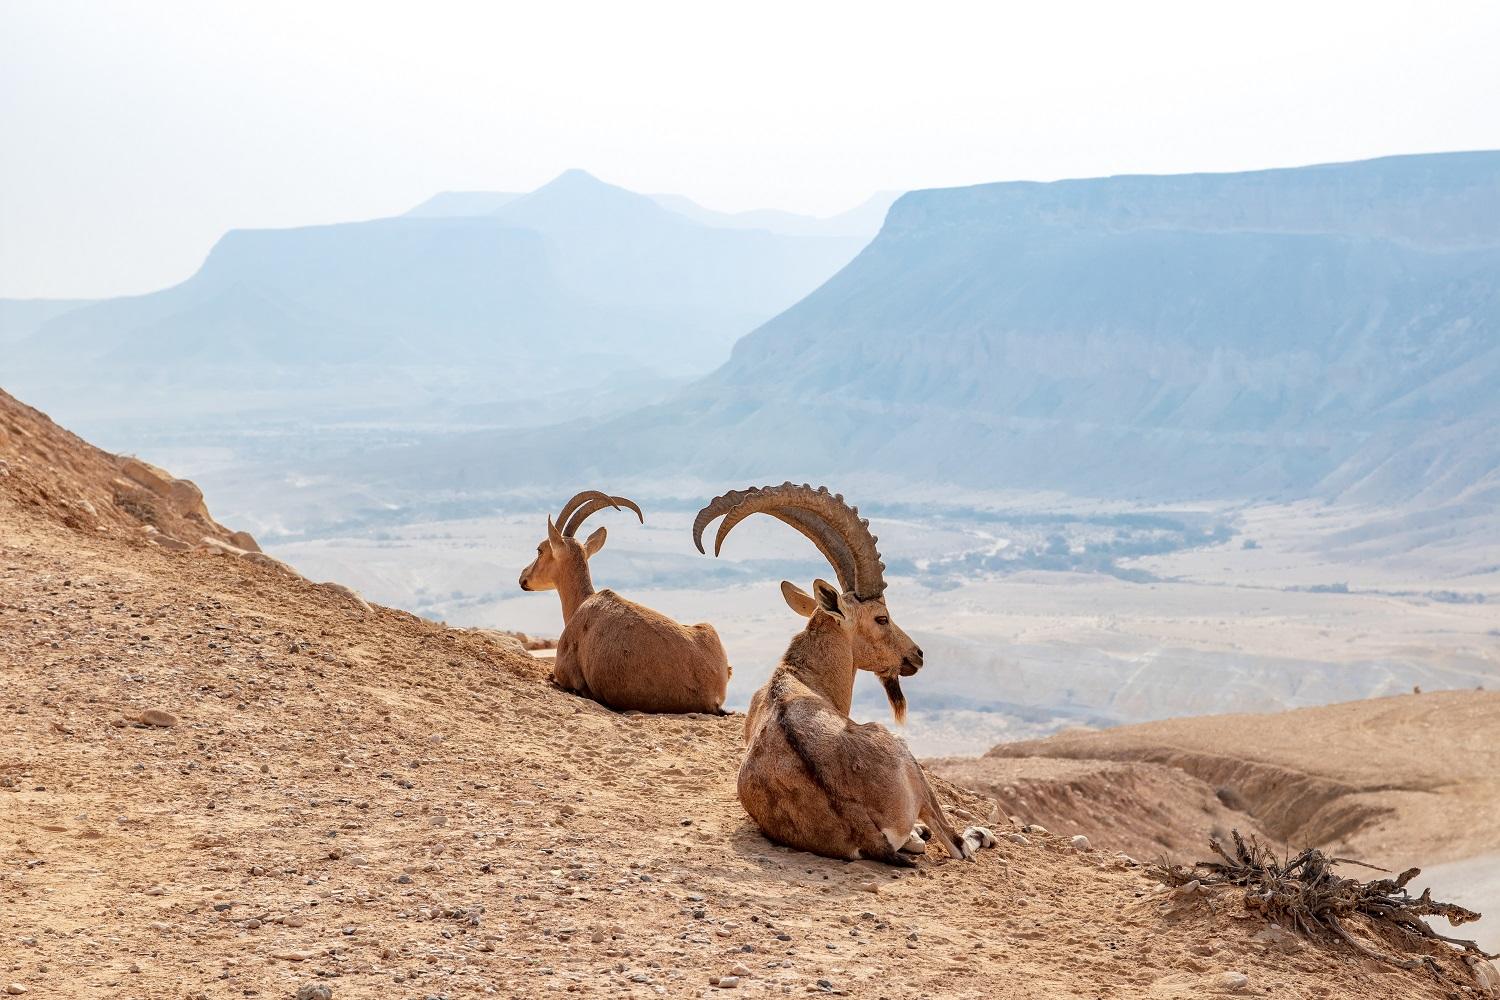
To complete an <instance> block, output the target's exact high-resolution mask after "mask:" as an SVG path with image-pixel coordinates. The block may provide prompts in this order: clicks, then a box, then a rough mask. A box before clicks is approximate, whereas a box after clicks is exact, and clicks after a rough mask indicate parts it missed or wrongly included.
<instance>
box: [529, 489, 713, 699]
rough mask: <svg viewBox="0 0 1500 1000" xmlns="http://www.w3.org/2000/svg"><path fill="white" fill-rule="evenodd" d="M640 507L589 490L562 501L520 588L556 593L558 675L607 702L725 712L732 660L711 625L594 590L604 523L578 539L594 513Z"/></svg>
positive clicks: (557, 679)
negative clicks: (681, 620) (592, 567)
mask: <svg viewBox="0 0 1500 1000" xmlns="http://www.w3.org/2000/svg"><path fill="white" fill-rule="evenodd" d="M605 507H613V508H614V509H615V510H620V509H621V508H622V507H628V508H629V509H630V510H632V511H634V512H635V516H636V517H638V518H640V519H641V523H642V524H644V523H645V520H646V519H645V517H643V516H642V515H641V509H640V507H638V506H636V505H635V504H634V503H632V502H631V501H629V500H627V499H625V498H624V497H612V496H608V495H607V494H604V493H600V492H599V491H597V490H585V491H584V492H582V493H580V494H578V495H577V496H575V497H574V498H573V499H571V500H569V501H568V502H567V503H566V504H564V505H563V509H562V513H561V514H559V515H558V516H557V521H556V523H554V522H553V520H552V518H551V517H548V518H547V537H546V538H545V539H543V540H542V543H541V544H540V545H538V546H537V547H536V559H534V560H533V561H532V563H531V565H530V566H527V567H526V568H525V569H524V570H522V571H521V589H522V590H556V591H557V595H558V597H560V598H561V599H562V613H563V630H562V635H561V636H560V637H559V638H558V641H557V660H556V662H555V664H554V665H553V667H552V680H553V683H555V684H557V686H558V687H561V688H565V689H566V690H569V691H574V692H576V693H578V694H581V695H583V696H584V697H586V698H592V699H593V700H595V701H597V702H599V703H600V704H602V705H608V706H609V707H610V708H614V709H618V710H620V711H625V710H629V709H634V710H636V711H640V712H710V713H714V714H718V715H722V714H724V710H723V706H724V691H725V688H726V687H727V686H728V684H729V674H730V669H729V659H728V658H727V657H726V656H725V655H724V646H723V645H722V644H721V643H720V642H719V634H718V633H717V632H715V631H714V627H713V626H712V625H704V624H700V625H679V624H678V623H677V622H675V621H673V620H672V619H670V618H668V617H667V616H666V615H663V614H661V613H660V612H656V611H652V610H651V609H650V608H647V607H643V606H641V605H639V604H636V603H635V602H634V601H627V600H626V599H625V598H623V597H621V596H620V595H619V594H616V593H615V592H614V591H613V590H609V589H605V590H601V591H598V592H595V590H594V583H593V580H592V579H591V578H590V576H589V558H590V557H591V556H593V555H594V554H595V553H597V552H598V551H599V550H600V549H602V548H604V539H605V531H604V529H603V528H600V529H599V530H598V531H595V532H594V533H593V534H592V535H589V537H588V540H587V541H584V542H582V543H580V542H579V541H578V539H577V538H575V537H574V536H575V535H576V534H577V533H578V529H579V527H580V526H582V524H583V522H584V521H585V520H587V519H588V517H589V515H591V514H593V513H595V512H596V511H600V510H603V509H604V508H605Z"/></svg>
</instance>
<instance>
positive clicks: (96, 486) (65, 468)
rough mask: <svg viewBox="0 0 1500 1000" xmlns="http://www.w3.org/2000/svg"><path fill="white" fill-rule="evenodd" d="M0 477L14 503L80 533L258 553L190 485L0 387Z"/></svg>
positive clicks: (168, 545)
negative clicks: (98, 444) (72, 429)
mask: <svg viewBox="0 0 1500 1000" xmlns="http://www.w3.org/2000/svg"><path fill="white" fill-rule="evenodd" d="M0 478H3V479H4V484H3V485H4V488H5V492H6V497H7V499H8V500H9V501H10V502H11V503H13V504H16V505H19V506H22V507H24V508H26V509H28V510H30V511H32V512H34V513H36V514H38V515H39V516H41V517H43V518H47V519H51V520H55V521H58V522H60V523H62V524H65V525H67V526H69V527H72V528H75V529H78V530H80V531H85V532H101V533H105V534H111V533H113V534H120V533H123V534H125V535H127V536H129V537H135V538H139V539H142V540H145V541H147V542H149V543H151V544H154V545H157V546H160V547H163V548H169V549H173V550H180V549H185V548H190V547H192V546H195V545H201V544H205V543H206V544H210V545H215V546H218V547H220V548H223V547H226V546H228V547H232V548H234V549H238V550H242V551H249V552H259V551H260V548H259V546H257V545H256V544H255V539H253V538H251V537H250V535H248V534H246V533H245V532H243V531H232V530H230V529H228V528H226V527H224V526H223V525H221V524H219V523H218V522H217V521H215V520H214V519H213V518H212V517H210V516H209V513H208V507H207V506H205V505H204V502H203V493H202V492H201V491H200V490H199V489H198V487H197V486H195V485H193V484H192V483H191V482H189V481H187V480H186V479H176V478H174V477H173V476H172V475H171V474H170V473H167V472H165V471H163V470H161V469H158V468H157V467H156V466H154V465H151V464H150V463H148V462H144V461H142V460H140V459H138V458H134V457H130V456H124V455H112V454H110V453H109V452H106V451H101V450H100V449H98V448H95V447H94V446H93V445H90V444H88V443H87V442H85V441H83V440H81V439H79V438H78V437H76V436H75V435H73V434H71V433H69V432H68V431H66V430H63V429H62V428H61V427H59V426H57V425H56V424H55V423H53V422H52V421H51V420H50V419H48V417H47V416H46V415H45V414H43V413H39V412H38V411H36V410H34V409H32V408H31V407H29V406H26V405H25V404H24V403H21V402H20V401H18V400H17V399H16V398H15V397H13V396H11V395H10V394H9V393H7V392H5V390H3V389H0Z"/></svg>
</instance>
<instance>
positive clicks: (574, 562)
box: [521, 490, 646, 590]
mask: <svg viewBox="0 0 1500 1000" xmlns="http://www.w3.org/2000/svg"><path fill="white" fill-rule="evenodd" d="M605 507H613V508H614V509H615V510H619V509H621V508H622V507H627V508H629V509H630V510H632V511H634V512H635V516H636V517H638V518H640V519H641V523H642V524H645V523H646V519H645V517H644V516H642V514H641V509H640V508H639V507H637V506H636V505H635V503H633V502H632V501H630V500H626V499H625V498H624V497H612V496H609V495H607V494H604V493H600V492H599V491H598V490H584V491H583V492H582V493H580V494H578V495H577V496H575V497H574V498H573V499H571V500H569V501H568V502H567V503H565V504H563V509H562V513H560V514H558V515H557V520H556V522H555V523H554V521H553V519H552V517H551V516H548V518H547V537H546V538H544V539H542V542H541V544H540V545H538V546H537V547H536V558H535V559H533V560H532V561H531V565H530V566H527V567H526V568H525V569H523V570H521V589H522V590H556V589H557V586H558V582H559V580H561V579H562V577H563V576H565V575H566V574H568V573H573V572H577V570H578V569H579V568H581V567H583V566H584V565H585V564H586V563H587V562H588V560H589V559H590V557H592V556H593V555H594V553H596V552H598V551H599V550H600V549H602V548H604V539H605V537H606V536H607V533H606V532H605V530H604V529H603V528H600V529H599V530H597V531H595V532H594V533H593V534H592V535H589V537H588V538H587V539H585V540H584V541H582V542H580V541H578V539H577V538H575V537H574V535H576V534H577V533H578V529H579V528H581V527H582V526H583V522H584V521H585V520H587V519H588V517H589V515H591V514H593V513H594V512H595V511H599V510H603V509H604V508H605ZM559 525H561V527H559Z"/></svg>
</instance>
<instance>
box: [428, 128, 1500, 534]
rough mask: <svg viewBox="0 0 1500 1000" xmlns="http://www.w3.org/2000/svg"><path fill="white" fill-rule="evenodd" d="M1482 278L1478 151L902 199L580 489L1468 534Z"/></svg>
mask: <svg viewBox="0 0 1500 1000" xmlns="http://www.w3.org/2000/svg"><path fill="white" fill-rule="evenodd" d="M1497 275H1500V152H1475V153H1452V154H1434V155H1424V156H1400V157H1390V158H1386V159H1380V160H1370V161H1364V162H1358V163H1340V164H1325V165H1319V166H1309V167H1299V168H1294V169H1282V170H1263V171H1252V172H1246V173H1234V174H1188V175H1176V176H1134V177H1133V176H1121V177H1102V178H1090V179H1083V180H1067V181H1057V182H1053V183H1046V184H1040V183H1029V182H1010V183H998V184H983V185H977V186H974V187H968V188H954V189H946V190H928V191H913V192H910V193H908V194H906V195H903V196H902V197H901V198H900V199H899V200H898V201H896V203H895V204H894V205H893V206H892V208H891V210H890V213H889V215H888V216H887V218H886V222H885V226H884V228H882V229H881V231H880V234H879V235H878V236H877V237H876V238H875V240H874V241H873V242H872V243H871V244H870V245H869V246H868V247H866V248H865V249H864V250H863V251H862V252H861V253H860V254H859V255H858V256H857V257H855V258H854V259H853V260H852V261H851V262H850V263H849V264H848V265H847V266H846V267H844V268H843V269H842V270H841V271H839V272H838V273H837V274H835V275H834V276H833V277H831V278H829V279H828V280H827V281H826V282H824V283H823V284H822V285H821V286H820V287H819V288H818V289H817V290H816V291H814V292H812V293H811V294H810V295H808V296H807V297H806V298H804V299H802V300H801V301H799V302H798V303H797V304H796V305H794V306H792V307H790V308H788V309H787V310H786V311H784V312H782V313H781V314H780V315H778V316H776V317H775V318H774V319H771V320H770V321H768V322H766V323H765V324H764V325H762V326H761V327H760V328H758V329H757V330H755V331H754V332H753V333H751V334H749V335H748V336H746V337H744V338H743V339H742V340H740V341H739V342H738V343H737V344H736V345H735V348H734V353H733V355H732V356H731V358H730V360H729V362H728V364H726V365H725V366H724V367H723V368H722V369H720V370H719V371H718V372H716V373H715V374H713V375H711V376H709V377H707V378H705V379H703V380H702V381H700V382H698V383H696V384H694V385H693V386H690V387H688V388H687V389H685V390H683V391H682V393H681V394H680V395H679V396H678V397H677V398H676V399H674V400H672V401H670V402H667V403H663V404H662V405H660V406H656V407H652V408H649V409H643V410H640V411H638V412H634V413H630V414H627V415H624V416H620V417H617V418H614V419H612V420H610V421H606V422H604V423H603V424H602V426H600V427H597V428H590V429H588V431H587V434H588V438H589V440H591V441H592V442H594V443H595V444H597V443H598V442H600V441H601V440H616V441H621V442H627V441H628V442H629V444H630V447H629V448H620V449H601V450H600V452H599V455H600V457H599V458H598V459H597V462H598V467H597V468H596V469H592V470H590V471H593V472H595V473H597V474H600V475H617V476H618V475H642V474H648V473H653V472H657V471H658V470H660V471H666V470H673V471H677V470H681V469H682V468H683V464H684V463H683V457H684V456H690V457H691V459H692V462H693V468H694V470H695V471H697V472H698V473H699V474H701V475H704V476H725V477H728V478H733V479H739V478H749V479H758V478H761V477H763V476H764V477H773V478H776V479H778V480H779V479H780V478H784V477H785V476H786V475H788V474H790V475H791V476H792V478H808V477H809V476H810V475H813V473H812V471H811V470H817V472H816V475H820V476H821V475H830V474H833V473H838V474H839V477H840V480H841V481H843V482H848V481H849V477H850V476H886V477H899V479H900V481H902V482H910V481H916V480H921V481H935V482H943V483H954V484H959V485H963V486H968V487H977V488H986V489H994V488H1001V489H1015V490H1027V491H1032V490H1043V489H1045V490H1060V491H1063V492H1066V493H1070V494H1073V495H1077V496H1092V497H1108V498H1151V499H1176V498H1182V497H1247V496H1255V497H1265V496H1281V497H1286V496H1306V495H1319V496H1337V497H1341V498H1344V499H1348V500H1357V501H1360V502H1376V503H1400V502H1405V501H1412V500H1418V499H1419V500H1421V501H1422V503H1423V504H1425V505H1426V507H1427V508H1428V509H1432V508H1435V507H1436V506H1437V505H1439V504H1450V505H1452V506H1453V508H1454V509H1453V510H1444V511H1443V513H1444V515H1445V516H1449V515H1451V516H1455V517H1456V516H1459V515H1460V514H1461V513H1462V509H1463V508H1464V506H1465V505H1475V504H1484V505H1487V506H1486V507H1485V508H1484V509H1488V510H1493V505H1494V502H1495V500H1496V497H1497V496H1500V492H1497V487H1500V445H1497V444H1496V437H1495V435H1494V434H1493V433H1490V430H1491V429H1492V428H1493V427H1494V426H1495V423H1496V421H1497V420H1500V409H1497V407H1500V401H1497V400H1500V397H1497V396H1496V394H1495V393H1494V392H1492V391H1491V390H1490V386H1492V385H1493V384H1494V383H1495V381H1496V379H1497V378H1500V279H1497ZM570 433H573V432H570V431H567V430H566V429H565V430H564V431H563V432H559V433H557V434H553V435H540V436H538V438H537V439H536V440H531V439H522V441H521V442H520V443H519V444H518V443H516V442H506V441H489V442H485V444H492V445H493V446H495V447H499V448H502V449H504V450H505V451H506V453H507V454H511V453H515V454H516V462H515V463H514V464H517V465H525V466H526V467H527V468H533V469H536V470H538V471H539V472H540V471H544V470H549V469H553V468H555V467H556V466H558V465H560V464H561V462H562V461H563V457H564V456H565V457H566V458H567V459H569V460H573V461H576V459H574V458H573V451H572V449H570V448H568V447H567V442H568V441H570V440H576V438H571V437H569V434H570ZM727 440H732V441H733V442H734V447H732V448H728V447H725V446H724V442H725V441H727ZM476 450H480V451H484V453H486V454H488V453H489V452H488V450H486V449H485V447H484V444H481V443H479V442H477V441H476V442H463V443H461V444H460V445H457V446H454V447H453V448H452V450H451V451H450V452H437V453H434V454H433V455H432V456H431V458H430V461H431V463H432V464H434V465H438V466H442V467H444V468H448V469H452V470H454V471H460V470H463V469H464V462H463V458H464V455H465V454H466V453H468V454H472V453H474V451H476ZM549 462H550V463H552V464H551V465H550V466H549V464H548V463H549ZM423 474H424V475H427V474H429V473H427V472H424V473H423ZM480 475H483V473H482V472H481V473H480ZM490 475H492V476H493V475H494V473H490Z"/></svg>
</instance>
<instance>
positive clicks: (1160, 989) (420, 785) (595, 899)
mask: <svg viewBox="0 0 1500 1000" xmlns="http://www.w3.org/2000/svg"><path fill="white" fill-rule="evenodd" d="M4 402H5V400H3V399H0V404H3V403H4ZM7 416H8V417H9V418H10V419H12V420H15V419H20V418H25V419H32V418H30V417H26V415H25V414H21V415H20V417H19V418H18V417H17V416H16V414H15V413H8V414H7ZM64 443H66V442H64ZM79 455H80V456H82V453H81V452H80V453H79ZM91 461H92V460H91V459H87V458H86V457H80V458H79V464H78V466H77V468H78V469H79V471H78V473H77V475H79V476H93V475H96V474H98V473H99V470H98V469H96V468H95V467H94V466H93V465H92V464H90V463H91ZM37 475H39V470H37V469H36V468H35V467H34V466H32V465H30V464H28V463H22V462H12V463H11V465H10V466H9V468H8V470H7V472H6V474H5V475H4V476H3V477H0V664H3V669H4V677H5V686H4V690H3V693H0V983H3V984H15V985H16V986H17V987H18V988H24V989H25V990H26V991H28V995H32V996H39V997H68V998H91V997H101V998H102V997H110V998H116V997H173V998H182V997H215V998H218V997H231V996H233V997H244V996H269V997H290V996H292V995H293V994H294V993H295V991H296V990H297V988H298V986H299V984H304V983H307V982H309V981H312V980H322V981H323V982H324V983H325V984H326V985H328V986H330V987H331V988H332V994H333V996H335V997H366V996H369V997H374V996H380V997H386V996H396V997H418V998H422V997H461V996H473V995H483V994H495V995H500V996H516V997H521V996H536V995H542V994H551V993H578V994H583V995H601V994H611V995H613V994H621V995H640V996H655V995H668V996H688V995H702V994H710V993H715V992H717V991H718V990H720V989H724V988H731V987H732V988H736V989H739V990H744V991H749V992H751V993H762V994H771V995H803V994H805V993H808V992H812V993H838V994H846V995H856V996H868V997H921V996H927V997H979V996H985V997H1017V998H1019V997H1038V996H1041V997H1077V998H1083V997H1090V998H1092V997H1190V996H1212V995H1220V994H1228V993H1241V994H1247V995H1249V994H1253V995H1260V996H1272V997H1278V998H1279V997H1319V998H1323V997H1382V998H1383V997H1390V998H1396V997H1445V996H1448V995H1450V994H1451V993H1453V992H1454V991H1455V990H1459V989H1462V988H1467V987H1470V986H1472V984H1473V982H1474V980H1473V979H1472V978H1470V977H1471V973H1470V972H1469V970H1468V969H1467V968H1466V967H1464V966H1462V965H1461V964H1460V963H1459V962H1457V961H1456V959H1455V958H1454V957H1453V956H1452V955H1451V953H1448V952H1446V951H1443V950H1439V951H1436V952H1434V954H1436V955H1437V956H1438V957H1439V960H1440V961H1441V962H1442V967H1443V969H1444V970H1445V974H1446V976H1447V979H1446V981H1440V980H1438V979H1435V978H1434V977H1432V976H1430V975H1427V974H1425V973H1415V972H1405V971H1400V970H1395V969H1392V968H1390V967H1386V966H1379V965H1375V964H1374V963H1372V962H1371V961H1369V960H1368V959H1364V958H1361V957H1359V956H1358V955H1356V954H1354V953H1352V952H1351V951H1350V950H1348V949H1347V948H1344V947H1334V946H1332V945H1326V944H1322V943H1318V944H1312V945H1307V944H1303V943H1301V942H1293V943H1291V944H1289V945H1283V944H1277V943H1275V942H1271V941H1268V940H1267V939H1266V937H1265V936H1264V935H1263V934H1261V931H1262V926H1261V925H1260V924H1259V923H1258V922H1257V921H1256V920H1253V919H1246V918H1245V914H1244V912H1243V909H1242V906H1241V903H1240V901H1239V900H1238V899H1237V898H1235V896H1234V895H1233V894H1225V895H1217V896H1213V897H1210V898H1208V899H1200V900H1196V901H1191V902H1186V903H1181V902H1179V901H1177V900H1175V899H1174V898H1173V897H1172V896H1171V895H1170V894H1167V893H1164V892H1161V891H1159V890H1158V889H1157V887H1156V886H1154V884H1153V883H1151V882H1150V881H1149V880H1148V879H1147V878H1145V877H1144V875H1143V874H1142V872H1141V871H1140V870H1138V869H1133V868H1129V867H1126V866H1124V865H1123V863H1122V862H1120V861H1119V860H1118V859H1116V858H1114V857H1113V856H1112V855H1111V854H1109V853H1107V852H1103V851H1085V852H1080V851H1078V850H1075V849H1074V848H1073V847H1072V846H1071V845H1070V844H1069V842H1068V840H1067V839H1066V838H1065V837H1061V836H1043V835H1037V836H1034V837H1032V838H1031V839H1030V842H1029V843H1027V844H1020V843H1012V842H1010V841H1002V846H1001V847H999V848H997V849H995V850H991V851H986V852H985V853H984V854H983V855H982V856H981V858H980V859H979V860H978V861H977V862H975V863H955V862H948V861H945V860H943V859H941V858H938V857H936V856H935V853H933V854H930V855H929V857H928V858H927V859H926V860H925V861H924V862H923V863H922V865H921V867H920V868H919V869H918V870H916V871H915V872H906V873H898V872H894V871H890V870H887V869H883V868H880V867H877V866H873V865H869V864H852V865H851V864H845V863H841V862H833V861H826V860H822V859H818V858H814V857H811V856H808V855H805V854H800V853H795V852H789V851H784V850H781V849H778V848H776V847H774V846H772V845H770V844H769V843H767V842H766V841H765V840H764V839H763V838H761V837H760V835H759V834H758V833H757V832H756V830H755V829H754V828H753V826H751V824H750V823H749V822H748V821H747V819H746V817H745V816H744V814H743V813H742V811H741V810H740V808H739V806H738V804H737V802H736V800H735V796H734V774H735V770H736V767H737V764H738V761H739V756H740V749H741V743H740V720H738V719H736V718H728V719H709V718H691V717H683V718H660V717H642V716H621V715H616V714H614V713H611V712H608V711H606V710H604V709H602V708H600V707H598V706H596V705H593V704H592V703H589V702H585V701H581V700H579V699H576V698H574V697H571V696H568V695H564V694H562V693H560V692H557V691H554V690H552V689H550V688H549V687H547V686H546V685H545V683H544V682H543V680H542V673H543V669H544V668H543V667H542V666H541V664H540V663H539V662H538V661H536V660H535V659H533V658H531V657H530V656H529V655H527V654H526V653H524V652H523V651H520V650H518V649H517V648H516V644H515V643H514V642H513V641H510V640H507V639H505V638H503V637H490V636H486V635H484V634H481V633H474V632H462V631H457V630H451V629H447V628H444V627H442V626H440V625H438V624H436V623H433V622H428V621H424V620H421V619H418V618H415V617H413V616H411V615H409V614H406V613H403V612H398V611H393V610H390V609H385V608H379V607H375V608H370V607H368V606H366V605H364V604H363V603H362V602H360V601H359V600H358V599H357V598H355V597H351V596H350V595H348V594H345V593H342V592H340V591H338V590H336V589H332V588H328V587H326V586H319V585H315V584H312V583H310V582H308V581H306V580H303V579H301V578H299V577H296V576H295V575H292V574H290V573H288V572H287V571H285V570H283V569H281V568H279V567H278V566H276V565H275V564H273V563H269V562H264V561H252V560H249V559H247V558H244V557H240V556H234V555H226V554H223V553H224V552H225V551H226V550H224V549H223V548H217V547H201V546H200V547H198V548H192V549H188V550H184V551H167V550H165V549H163V548H161V547H159V546H157V545H155V544H152V543H151V542H149V541H147V540H146V539H145V538H144V537H143V535H142V533H141V532H139V531H138V530H136V528H135V527H131V526H129V525H127V524H125V523H123V522H121V521H119V520H117V519H116V518H114V517H113V516H110V517H100V518H97V519H88V520H80V519H76V518H75V519H74V520H73V521H72V522H71V523H70V524H64V523H63V521H62V520H61V518H60V516H59V511H61V510H62V509H63V508H62V507H61V506H60V504H62V503H64V502H66V503H67V504H70V505H71V504H72V503H73V500H71V499H69V498H68V497H67V496H66V495H64V494H66V493H67V492H68V490H69V489H73V488H77V487H76V486H70V485H69V484H68V483H67V482H65V481H63V482H53V483H52V484H51V485H50V486H49V488H48V489H49V492H48V494H47V495H48V497H50V498H52V499H40V500H39V499H38V496H39V495H38V493H37V486H38V479H37V478H36V477H37ZM95 485H97V484H95ZM67 509H69V510H71V509H73V508H72V507H71V506H70V507H68V508H67ZM157 713H164V714H160V715H159V714H157ZM940 794H941V795H942V797H943V798H944V799H945V801H947V802H949V803H951V804H952V806H953V809H954V812H955V816H956V818H958V819H960V820H968V819H970V818H971V817H975V816H977V817H980V818H984V817H986V816H987V815H988V814H989V812H990V810H991V809H992V803H990V802H988V801H986V800H985V799H984V798H983V797H982V796H979V795H975V794H971V793H966V792H961V791H958V790H956V789H954V788H952V787H951V786H948V785H941V787H940ZM1000 828H1001V829H1002V830H1003V829H1004V824H1000ZM1383 947H1387V948H1389V947H1392V944H1391V943H1389V942H1387V943H1386V944H1384V945H1383ZM716 977H730V981H729V982H725V981H724V979H723V978H720V979H719V985H718V986H715V985H714V980H715V978H716ZM1241 977H1243V978H1241ZM0 988H5V987H4V986H0Z"/></svg>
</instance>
